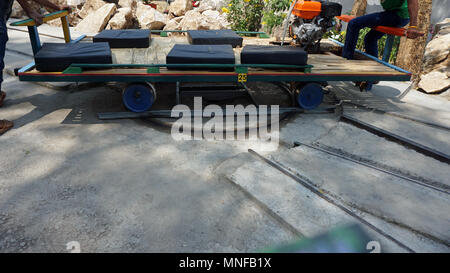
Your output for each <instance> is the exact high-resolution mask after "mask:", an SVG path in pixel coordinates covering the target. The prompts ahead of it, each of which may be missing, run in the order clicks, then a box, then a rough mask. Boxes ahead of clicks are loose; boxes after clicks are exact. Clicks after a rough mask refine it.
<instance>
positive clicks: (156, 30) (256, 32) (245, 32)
mask: <svg viewBox="0 0 450 273" xmlns="http://www.w3.org/2000/svg"><path fill="white" fill-rule="evenodd" d="M150 32H151V33H162V32H175V33H186V32H188V30H158V29H152V30H150ZM235 32H236V33H237V34H267V33H265V32H263V31H235Z"/></svg>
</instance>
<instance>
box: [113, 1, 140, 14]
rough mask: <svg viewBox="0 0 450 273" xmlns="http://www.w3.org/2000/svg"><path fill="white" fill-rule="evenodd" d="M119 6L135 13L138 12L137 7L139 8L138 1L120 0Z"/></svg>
mask: <svg viewBox="0 0 450 273" xmlns="http://www.w3.org/2000/svg"><path fill="white" fill-rule="evenodd" d="M117 4H118V5H119V7H121V8H130V9H131V11H132V12H133V13H134V12H135V11H136V7H137V1H136V0H119V2H117Z"/></svg>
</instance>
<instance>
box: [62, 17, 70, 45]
mask: <svg viewBox="0 0 450 273" xmlns="http://www.w3.org/2000/svg"><path fill="white" fill-rule="evenodd" d="M61 25H62V29H63V33H64V40H65V41H66V43H70V42H71V41H72V38H71V37H70V28H69V22H68V21H67V16H64V17H61Z"/></svg>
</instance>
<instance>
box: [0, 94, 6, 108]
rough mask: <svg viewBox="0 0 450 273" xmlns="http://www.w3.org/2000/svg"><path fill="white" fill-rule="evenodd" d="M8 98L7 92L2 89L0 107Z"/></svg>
mask: <svg viewBox="0 0 450 273" xmlns="http://www.w3.org/2000/svg"><path fill="white" fill-rule="evenodd" d="M5 98H6V93H5V92H3V91H0V107H1V106H2V105H3V101H4V100H5Z"/></svg>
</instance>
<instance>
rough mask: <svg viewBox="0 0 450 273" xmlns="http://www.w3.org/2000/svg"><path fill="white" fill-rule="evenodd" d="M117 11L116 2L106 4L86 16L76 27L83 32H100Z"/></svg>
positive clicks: (76, 29)
mask: <svg viewBox="0 0 450 273" xmlns="http://www.w3.org/2000/svg"><path fill="white" fill-rule="evenodd" d="M115 12H116V5H115V4H105V5H103V6H102V7H100V8H99V9H98V10H96V11H95V12H92V13H90V14H89V15H88V16H86V17H85V18H84V19H83V20H82V21H81V22H80V23H79V24H78V25H77V26H76V27H75V31H78V32H81V33H89V34H91V33H98V32H100V31H102V30H103V29H105V27H106V25H107V24H108V21H109V19H110V18H111V16H112V15H113V14H114V13H115Z"/></svg>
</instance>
